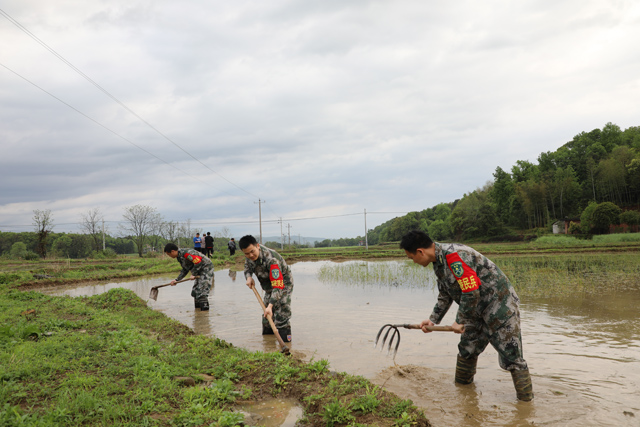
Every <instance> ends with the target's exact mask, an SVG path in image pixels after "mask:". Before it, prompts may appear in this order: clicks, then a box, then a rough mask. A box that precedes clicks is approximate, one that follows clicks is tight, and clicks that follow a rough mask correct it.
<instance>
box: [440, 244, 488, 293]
mask: <svg viewBox="0 0 640 427" xmlns="http://www.w3.org/2000/svg"><path fill="white" fill-rule="evenodd" d="M447 264H448V265H449V269H450V270H451V272H452V273H453V275H454V276H455V277H456V280H457V282H458V285H460V289H461V290H462V292H463V293H467V292H471V291H475V290H476V289H478V288H479V287H480V278H479V277H478V275H477V274H476V272H475V271H474V270H473V269H472V268H471V267H469V266H468V265H467V264H465V262H464V261H462V259H461V258H460V255H458V253H457V252H454V253H452V254H449V255H447Z"/></svg>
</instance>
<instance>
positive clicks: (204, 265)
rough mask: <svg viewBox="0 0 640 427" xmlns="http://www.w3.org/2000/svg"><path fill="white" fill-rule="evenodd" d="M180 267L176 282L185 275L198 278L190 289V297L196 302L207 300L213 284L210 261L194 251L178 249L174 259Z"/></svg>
mask: <svg viewBox="0 0 640 427" xmlns="http://www.w3.org/2000/svg"><path fill="white" fill-rule="evenodd" d="M176 259H177V260H178V262H179V263H180V265H181V266H182V271H180V274H179V275H178V278H177V279H176V280H181V279H182V278H184V277H185V276H186V275H187V273H189V272H191V274H192V275H193V276H200V277H199V278H197V279H196V280H195V283H194V284H193V288H191V296H192V297H194V298H195V299H196V300H200V299H207V298H208V297H209V290H210V289H211V286H212V284H213V274H214V273H213V263H212V262H211V260H210V259H209V258H207V257H205V256H203V255H202V253H200V252H198V251H196V250H194V249H179V250H178V257H177V258H176Z"/></svg>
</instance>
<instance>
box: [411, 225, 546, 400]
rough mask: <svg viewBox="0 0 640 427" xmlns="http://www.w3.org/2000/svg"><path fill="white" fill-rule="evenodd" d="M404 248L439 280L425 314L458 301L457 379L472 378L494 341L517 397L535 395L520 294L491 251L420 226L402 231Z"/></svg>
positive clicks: (437, 314) (436, 317) (436, 319)
mask: <svg viewBox="0 0 640 427" xmlns="http://www.w3.org/2000/svg"><path fill="white" fill-rule="evenodd" d="M400 248H402V249H404V251H405V253H406V254H407V257H409V259H411V260H413V262H415V263H416V264H419V265H421V266H423V267H426V266H428V265H429V264H433V270H434V272H435V273H436V277H437V283H438V292H439V293H438V302H437V303H436V305H435V307H434V308H433V311H432V313H431V316H430V317H429V319H427V320H423V321H422V323H421V324H420V326H422V330H423V332H425V333H427V332H430V331H428V330H426V328H425V327H426V326H433V325H434V324H438V323H440V322H441V321H442V318H443V317H444V315H445V314H446V313H447V311H448V310H449V307H450V306H451V304H452V303H453V301H455V302H456V303H457V304H458V313H457V316H456V320H455V321H454V322H453V325H452V327H453V330H454V332H455V333H457V334H462V336H461V337H460V343H459V344H458V357H457V364H456V376H455V381H456V383H459V384H471V383H472V382H473V377H474V375H475V373H476V364H477V362H478V356H479V355H480V353H482V352H483V351H484V349H485V348H486V347H487V344H491V345H492V346H493V348H495V349H496V350H497V351H498V362H499V364H500V367H501V368H502V369H506V370H508V371H509V372H511V377H512V379H513V384H514V385H515V388H516V395H517V397H518V399H519V400H525V401H529V400H532V399H533V387H532V385H531V376H530V375H529V368H528V366H527V362H526V361H525V360H524V358H523V352H522V336H521V333H520V312H519V310H518V305H519V302H520V299H519V298H518V295H517V294H516V291H515V290H514V289H513V286H511V283H510V282H509V279H508V278H507V276H505V274H504V273H503V272H502V271H500V269H499V268H498V267H497V266H496V265H495V264H494V263H493V262H491V261H490V260H489V259H488V258H487V257H485V256H484V255H482V254H481V253H479V252H477V251H475V250H474V249H472V248H470V247H468V246H465V245H461V244H457V243H436V242H434V241H433V240H431V238H430V237H429V236H428V235H427V234H426V233H424V232H422V231H417V230H414V231H411V232H409V233H407V234H405V235H404V236H403V237H402V241H401V242H400Z"/></svg>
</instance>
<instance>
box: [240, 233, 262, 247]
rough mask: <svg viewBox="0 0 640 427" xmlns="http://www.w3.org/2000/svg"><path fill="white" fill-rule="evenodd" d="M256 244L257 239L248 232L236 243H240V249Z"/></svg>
mask: <svg viewBox="0 0 640 427" xmlns="http://www.w3.org/2000/svg"><path fill="white" fill-rule="evenodd" d="M257 244H258V241H257V240H256V238H255V237H253V236H252V235H250V234H247V235H246V236H242V238H241V239H240V241H239V242H238V245H240V250H243V249H247V248H248V247H249V246H251V245H257Z"/></svg>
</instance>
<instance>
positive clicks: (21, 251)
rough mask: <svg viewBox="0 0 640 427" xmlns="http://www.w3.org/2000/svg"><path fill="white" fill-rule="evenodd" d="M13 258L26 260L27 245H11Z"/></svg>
mask: <svg viewBox="0 0 640 427" xmlns="http://www.w3.org/2000/svg"><path fill="white" fill-rule="evenodd" d="M10 254H11V257H12V258H24V257H25V255H27V245H26V244H25V243H24V242H15V243H14V244H13V245H11V252H10Z"/></svg>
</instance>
